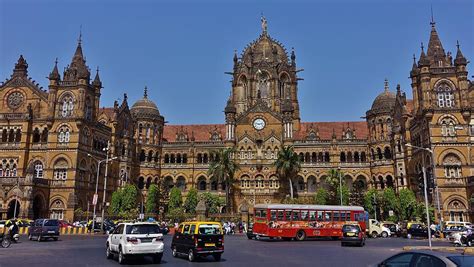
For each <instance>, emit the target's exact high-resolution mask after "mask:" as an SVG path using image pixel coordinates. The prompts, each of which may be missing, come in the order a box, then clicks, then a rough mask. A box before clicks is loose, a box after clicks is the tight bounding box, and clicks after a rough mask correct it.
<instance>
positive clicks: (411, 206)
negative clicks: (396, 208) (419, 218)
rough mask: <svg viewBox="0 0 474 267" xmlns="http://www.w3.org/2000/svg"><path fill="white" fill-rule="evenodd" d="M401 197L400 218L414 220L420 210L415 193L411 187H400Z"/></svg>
mask: <svg viewBox="0 0 474 267" xmlns="http://www.w3.org/2000/svg"><path fill="white" fill-rule="evenodd" d="M398 198H399V199H400V213H399V219H400V220H412V219H414V217H416V214H417V210H418V207H417V206H418V202H417V201H416V197H415V193H414V192H413V191H411V190H410V189H407V188H404V189H400V191H399V192H398Z"/></svg>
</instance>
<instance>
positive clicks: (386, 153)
mask: <svg viewBox="0 0 474 267" xmlns="http://www.w3.org/2000/svg"><path fill="white" fill-rule="evenodd" d="M383 154H384V157H385V158H386V159H392V151H390V148H389V147H388V146H386V147H385V149H384V152H383Z"/></svg>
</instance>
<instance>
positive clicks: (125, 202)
mask: <svg viewBox="0 0 474 267" xmlns="http://www.w3.org/2000/svg"><path fill="white" fill-rule="evenodd" d="M137 196H138V190H137V188H136V186H135V185H131V184H128V185H126V186H125V187H123V188H122V189H119V190H117V191H115V192H113V193H112V200H111V203H110V206H109V214H116V215H118V216H119V217H120V218H123V219H132V218H136V217H137V214H138V208H137Z"/></svg>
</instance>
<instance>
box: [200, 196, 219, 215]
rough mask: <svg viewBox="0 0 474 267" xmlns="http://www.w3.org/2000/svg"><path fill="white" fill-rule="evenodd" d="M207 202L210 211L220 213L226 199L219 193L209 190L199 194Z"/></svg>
mask: <svg viewBox="0 0 474 267" xmlns="http://www.w3.org/2000/svg"><path fill="white" fill-rule="evenodd" d="M201 199H202V200H204V202H206V207H207V212H208V213H211V214H212V213H219V208H220V207H222V206H223V205H224V201H223V200H222V199H221V198H220V197H219V196H217V195H214V194H212V193H209V192H205V193H201V194H199V200H201Z"/></svg>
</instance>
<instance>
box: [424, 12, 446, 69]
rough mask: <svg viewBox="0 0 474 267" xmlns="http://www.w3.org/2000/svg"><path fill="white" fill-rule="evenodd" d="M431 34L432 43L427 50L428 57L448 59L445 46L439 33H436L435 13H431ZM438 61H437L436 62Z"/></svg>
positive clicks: (429, 43) (430, 42)
mask: <svg viewBox="0 0 474 267" xmlns="http://www.w3.org/2000/svg"><path fill="white" fill-rule="evenodd" d="M430 25H431V33H430V41H429V42H428V50H427V52H426V53H427V56H428V57H430V58H431V57H436V59H438V58H439V57H446V53H445V52H444V48H443V44H442V43H441V40H440V39H439V36H438V32H437V31H436V27H435V25H436V22H435V21H434V18H433V11H432V12H431V22H430ZM436 61H437V60H436Z"/></svg>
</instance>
